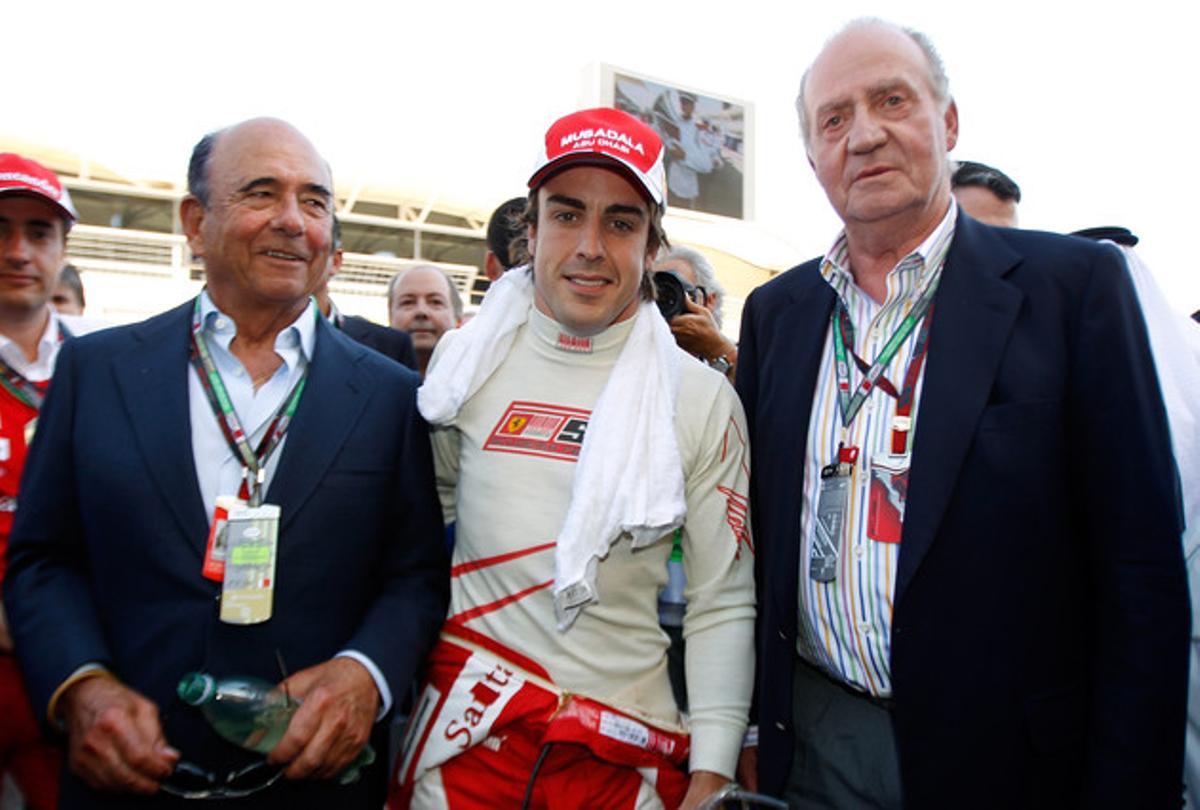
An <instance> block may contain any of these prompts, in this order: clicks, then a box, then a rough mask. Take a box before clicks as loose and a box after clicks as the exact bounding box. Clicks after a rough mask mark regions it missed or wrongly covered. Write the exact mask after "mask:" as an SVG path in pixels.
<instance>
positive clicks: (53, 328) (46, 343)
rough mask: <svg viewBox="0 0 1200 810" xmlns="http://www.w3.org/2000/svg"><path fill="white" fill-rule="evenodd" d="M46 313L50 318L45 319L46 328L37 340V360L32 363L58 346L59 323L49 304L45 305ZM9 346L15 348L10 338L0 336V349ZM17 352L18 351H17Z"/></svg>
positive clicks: (56, 313)
mask: <svg viewBox="0 0 1200 810" xmlns="http://www.w3.org/2000/svg"><path fill="white" fill-rule="evenodd" d="M46 311H47V312H48V313H49V314H50V317H49V318H47V319H46V328H45V329H43V330H42V336H41V337H40V338H38V344H37V358H36V359H35V360H34V363H37V362H38V360H41V359H42V358H44V357H46V353H47V352H48V351H51V350H53V348H54V347H55V346H57V345H58V337H59V332H58V329H59V323H60V321H59V317H58V311H57V310H55V309H54V307H52V306H50V305H49V304H47V305H46ZM10 345H13V346H15V345H16V344H15V343H14V342H13V340H12V339H11V338H10V337H8V335H0V347H4V346H10ZM18 351H20V350H19V349H18ZM22 356H23V355H22Z"/></svg>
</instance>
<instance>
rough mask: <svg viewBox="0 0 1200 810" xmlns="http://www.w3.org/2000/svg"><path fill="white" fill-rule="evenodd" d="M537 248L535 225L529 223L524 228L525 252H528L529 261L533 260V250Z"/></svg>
mask: <svg viewBox="0 0 1200 810" xmlns="http://www.w3.org/2000/svg"><path fill="white" fill-rule="evenodd" d="M536 250H537V226H536V225H530V226H529V227H528V228H527V229H526V230H525V252H526V253H528V254H529V261H530V262H531V263H532V262H533V254H534V251H536Z"/></svg>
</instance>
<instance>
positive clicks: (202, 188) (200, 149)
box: [187, 129, 225, 209]
mask: <svg viewBox="0 0 1200 810" xmlns="http://www.w3.org/2000/svg"><path fill="white" fill-rule="evenodd" d="M224 134H225V129H218V130H214V131H212V132H210V133H208V134H207V135H205V136H204V137H203V138H201V139H200V141H199V142H198V143H197V144H196V146H195V147H194V148H193V149H192V158H191V160H190V161H188V174H187V184H188V193H189V194H191V195H192V196H193V197H195V198H196V199H197V200H199V201H200V204H201V205H202V206H204V208H206V209H207V208H208V199H209V188H208V163H209V161H210V160H211V159H212V153H213V148H214V147H215V146H216V145H217V139H218V138H220V137H221V136H222V135H224Z"/></svg>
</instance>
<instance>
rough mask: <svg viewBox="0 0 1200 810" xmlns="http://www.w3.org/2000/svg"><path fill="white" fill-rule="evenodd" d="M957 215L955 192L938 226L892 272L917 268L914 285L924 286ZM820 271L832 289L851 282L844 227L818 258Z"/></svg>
mask: <svg viewBox="0 0 1200 810" xmlns="http://www.w3.org/2000/svg"><path fill="white" fill-rule="evenodd" d="M957 217H958V203H957V202H956V201H955V199H954V196H953V195H951V196H950V206H949V207H948V208H947V209H946V214H945V216H943V217H942V221H941V222H939V223H938V226H937V227H936V228H934V229H933V231H932V232H931V233H930V234H929V236H927V237H925V241H923V242H922V243H921V244H919V245H917V247H916V249H914V250H913V251H912V252H911V253H909V254H908V255H907V256H905V257H904V258H903V259H901V260H900V261H899V262H897V263H896V266H895V267H893V268H892V270H891V273H889V275H891V274H893V273H894V274H897V275H902V276H903V275H911V274H912V271H913V270H914V269H915V270H916V284H915V285H914V288H916V289H920V288H923V287H924V286H925V283H926V282H927V281H928V278H929V276H930V274H932V273H933V272H934V271H935V270H936V269H937V265H938V264H939V262H936V261H931V260H932V259H936V258H937V257H938V256H939V254H941V253H943V252H944V251H941V250H940V249H939V248H940V246H942V245H944V244H945V243H946V242H947V241H948V240H949V239H950V238H952V237H953V235H954V223H955V222H956V221H957ZM821 275H822V276H823V277H824V278H825V280H826V281H827V282H829V283H830V284H831V285H833V287H834V289H837V290H838V291H839V292H840V291H841V290H842V289H844V288H845V287H846V285H853V284H854V276H853V275H852V274H851V273H850V246H849V244H848V243H847V241H846V231H845V230H844V229H843V230H842V232H841V233H839V234H838V236H837V239H835V240H833V247H831V248H829V251H828V252H827V253H826V254H825V257H824V259H822V261H821Z"/></svg>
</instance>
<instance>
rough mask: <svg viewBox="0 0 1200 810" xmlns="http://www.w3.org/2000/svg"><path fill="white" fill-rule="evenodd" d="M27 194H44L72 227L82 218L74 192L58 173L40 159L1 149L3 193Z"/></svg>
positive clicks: (1, 186) (0, 170)
mask: <svg viewBox="0 0 1200 810" xmlns="http://www.w3.org/2000/svg"><path fill="white" fill-rule="evenodd" d="M3 194H27V195H30V196H33V197H41V198H42V199H44V200H46V201H47V202H49V203H50V204H51V205H53V206H54V207H55V208H56V209H58V213H59V214H60V215H61V216H62V218H63V219H65V220H66V221H67V226H68V227H70V226H71V225H73V224H74V223H75V220H77V219H79V215H78V214H76V213H75V206H73V205H72V204H71V195H70V194H68V193H67V190H66V189H65V188H63V184H62V183H61V182H59V179H58V175H56V174H55V173H54V172H52V171H50V170H49V169H47V168H46V167H45V166H43V165H42V164H40V163H38V162H37V161H36V160H30V159H29V158H24V157H21V156H20V155H16V154H13V153H12V152H3V153H0V195H3Z"/></svg>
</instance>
